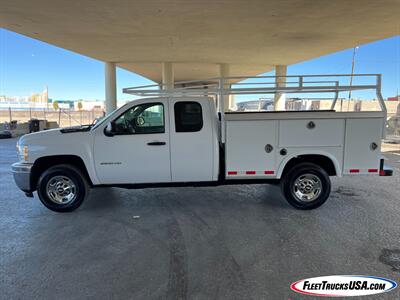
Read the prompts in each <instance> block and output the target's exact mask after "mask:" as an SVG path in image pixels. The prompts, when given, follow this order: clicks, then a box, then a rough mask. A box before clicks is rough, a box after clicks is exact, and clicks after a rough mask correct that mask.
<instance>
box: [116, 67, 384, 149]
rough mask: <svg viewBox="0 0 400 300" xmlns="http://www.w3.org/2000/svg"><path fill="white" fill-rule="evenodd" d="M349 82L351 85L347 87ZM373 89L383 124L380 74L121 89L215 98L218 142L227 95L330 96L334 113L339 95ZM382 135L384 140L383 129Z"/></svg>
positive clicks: (265, 78)
mask: <svg viewBox="0 0 400 300" xmlns="http://www.w3.org/2000/svg"><path fill="white" fill-rule="evenodd" d="M349 82H353V83H355V84H350V83H349ZM359 90H375V93H376V97H377V99H378V101H379V105H380V108H381V111H382V112H383V113H384V123H385V122H386V116H387V110H386V106H385V103H384V101H383V97H382V94H381V75H380V74H320V75H288V76H252V77H249V76H235V77H216V78H208V79H204V80H191V81H180V82H175V84H174V88H173V89H166V86H163V85H162V84H154V85H145V86H138V87H129V88H124V89H123V92H124V93H126V94H131V95H136V96H142V97H182V96H203V97H204V96H206V97H211V98H213V99H215V101H216V103H217V110H218V112H220V117H221V126H222V131H221V141H222V142H225V134H224V128H225V127H224V119H225V117H224V113H225V111H224V100H225V98H226V97H227V96H229V95H252V94H253V95H254V94H282V93H287V94H293V93H300V94H301V93H303V94H310V93H333V97H332V105H331V109H332V110H334V108H335V105H336V102H337V100H338V98H339V93H341V92H350V91H359ZM382 136H383V137H384V127H383V133H382Z"/></svg>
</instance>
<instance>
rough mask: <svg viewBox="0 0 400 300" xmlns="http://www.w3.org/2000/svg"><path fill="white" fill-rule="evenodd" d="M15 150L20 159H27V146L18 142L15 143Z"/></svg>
mask: <svg viewBox="0 0 400 300" xmlns="http://www.w3.org/2000/svg"><path fill="white" fill-rule="evenodd" d="M17 151H18V156H19V159H20V160H24V161H27V160H28V146H21V145H20V144H19V143H18V144H17Z"/></svg>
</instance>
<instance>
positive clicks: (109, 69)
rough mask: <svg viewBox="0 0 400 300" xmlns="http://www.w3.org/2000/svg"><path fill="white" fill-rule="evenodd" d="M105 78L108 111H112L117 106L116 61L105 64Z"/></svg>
mask: <svg viewBox="0 0 400 300" xmlns="http://www.w3.org/2000/svg"><path fill="white" fill-rule="evenodd" d="M104 79H105V84H104V86H105V92H106V95H105V96H106V113H107V114H108V113H110V112H112V111H113V110H114V109H115V108H116V107H117V79H116V68H115V63H112V62H106V63H105V64H104Z"/></svg>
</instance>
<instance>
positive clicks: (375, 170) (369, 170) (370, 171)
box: [368, 169, 378, 173]
mask: <svg viewBox="0 0 400 300" xmlns="http://www.w3.org/2000/svg"><path fill="white" fill-rule="evenodd" d="M377 172H378V169H368V173H377Z"/></svg>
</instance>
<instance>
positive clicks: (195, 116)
mask: <svg viewBox="0 0 400 300" xmlns="http://www.w3.org/2000/svg"><path fill="white" fill-rule="evenodd" d="M174 112H175V131H176V132H196V131H200V130H201V129H202V128H203V112H202V110H201V105H200V103H198V102H194V101H182V102H176V103H175V105H174Z"/></svg>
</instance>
